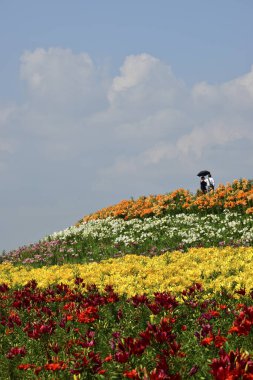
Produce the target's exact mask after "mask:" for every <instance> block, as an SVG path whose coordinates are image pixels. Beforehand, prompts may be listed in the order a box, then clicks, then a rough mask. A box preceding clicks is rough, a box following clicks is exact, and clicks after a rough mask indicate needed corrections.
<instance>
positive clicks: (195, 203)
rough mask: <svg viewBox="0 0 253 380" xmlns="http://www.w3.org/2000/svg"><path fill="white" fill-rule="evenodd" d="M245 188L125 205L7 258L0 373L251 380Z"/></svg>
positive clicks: (251, 192)
mask: <svg viewBox="0 0 253 380" xmlns="http://www.w3.org/2000/svg"><path fill="white" fill-rule="evenodd" d="M252 270H253V183H252V181H249V180H246V179H242V180H237V181H234V182H233V183H232V184H226V185H220V186H219V187H218V188H217V189H216V190H215V191H214V192H211V193H208V194H206V195H202V194H200V193H197V194H191V193H190V192H189V191H187V190H185V189H178V190H176V191H173V192H171V193H169V194H164V195H149V196H142V197H140V198H138V199H136V200H134V199H131V200H123V201H121V202H120V203H118V204H116V205H113V206H109V207H106V208H104V209H102V210H99V211H97V212H95V213H93V214H91V215H86V216H84V218H82V220H80V221H78V222H77V223H76V224H75V225H73V226H70V227H69V228H67V229H66V230H63V231H58V232H55V233H52V234H51V235H50V236H46V237H45V238H44V239H42V240H41V241H39V242H37V243H36V244H31V245H29V246H24V247H20V248H18V249H16V250H14V251H11V252H8V253H7V254H6V255H5V256H4V257H3V262H2V263H1V264H0V278H1V281H0V331H1V342H0V373H1V376H2V377H3V379H4V380H12V379H15V380H16V379H17V380H18V379H43V380H44V379H45V380H46V379H52V380H53V379H56V378H57V380H58V379H72V380H77V379H78V380H86V379H115V380H116V379H119V380H120V379H125V378H130V379H136V380H149V379H151V380H160V379H164V380H167V379H171V380H180V379H189V378H190V377H193V378H196V379H217V380H226V379H230V380H237V379H246V380H247V379H252V378H253V365H252V363H253V349H252V334H253V330H252V329H253V303H252V299H253V292H252V289H253V277H252Z"/></svg>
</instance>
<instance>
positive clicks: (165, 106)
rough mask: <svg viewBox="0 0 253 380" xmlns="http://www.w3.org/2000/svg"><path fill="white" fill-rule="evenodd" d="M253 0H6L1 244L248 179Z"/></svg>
mask: <svg viewBox="0 0 253 380" xmlns="http://www.w3.org/2000/svg"><path fill="white" fill-rule="evenodd" d="M252 14H253V1H252V0H212V1H208V0H191V1H189V0H156V1H154V0H128V1H123V0H107V1H102V0H100V1H99V0H89V1H88V0H74V1H73V0H72V1H70V0H68V1H67V0H43V1H38V0H23V1H20V0H0V51H1V55H0V57H1V58H0V252H2V251H3V250H5V251H7V252H8V251H9V250H12V249H16V248H18V247H20V246H23V245H28V244H32V243H35V242H37V241H38V240H39V239H42V238H43V237H45V236H47V235H49V234H52V233H53V232H55V231H60V230H62V229H65V228H67V227H69V226H71V225H73V224H74V223H76V222H77V221H78V220H79V219H81V218H82V217H83V216H84V215H87V214H89V213H92V212H95V211H97V210H99V209H101V208H103V207H107V206H109V205H112V204H116V203H118V202H119V201H121V200H123V199H130V198H131V197H133V198H134V199H136V198H138V197H139V196H142V195H146V196H147V195H150V194H165V193H168V192H171V191H173V190H175V189H178V188H185V189H188V190H190V191H191V192H195V191H196V190H197V189H198V187H199V178H198V177H197V173H198V172H199V171H200V170H203V169H207V170H210V171H211V173H212V175H213V177H214V179H215V182H216V184H217V185H218V184H219V183H223V184H226V183H227V182H231V181H233V180H234V179H239V178H248V179H252V178H253V175H252V167H253V128H252V121H253V49H252V36H253V23H252Z"/></svg>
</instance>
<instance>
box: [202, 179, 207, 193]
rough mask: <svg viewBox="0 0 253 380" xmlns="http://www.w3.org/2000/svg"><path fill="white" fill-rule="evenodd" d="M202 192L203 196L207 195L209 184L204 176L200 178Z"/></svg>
mask: <svg viewBox="0 0 253 380" xmlns="http://www.w3.org/2000/svg"><path fill="white" fill-rule="evenodd" d="M200 190H201V191H202V193H203V194H206V193H207V182H206V179H205V177H204V176H202V177H201V178H200Z"/></svg>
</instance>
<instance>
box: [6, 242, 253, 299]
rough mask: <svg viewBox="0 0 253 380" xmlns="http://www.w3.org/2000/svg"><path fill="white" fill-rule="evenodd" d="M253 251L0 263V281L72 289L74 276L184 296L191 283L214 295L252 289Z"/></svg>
mask: <svg viewBox="0 0 253 380" xmlns="http://www.w3.org/2000/svg"><path fill="white" fill-rule="evenodd" d="M252 270H253V247H238V248H232V247H225V248H192V249H190V250H189V251H188V252H186V253H182V252H179V251H175V252H168V253H165V254H163V255H161V256H156V257H152V258H151V257H144V256H137V255H134V254H133V255H126V256H124V257H122V258H116V259H109V260H104V261H102V262H100V263H90V264H66V265H62V266H50V267H43V268H31V267H28V266H21V267H20V266H13V265H12V264H10V263H6V264H1V265H0V278H1V283H3V282H5V283H7V284H9V285H10V286H15V285H18V284H19V285H24V284H25V283H27V282H28V281H30V280H32V279H34V280H36V281H37V282H38V286H39V287H46V286H48V285H50V284H54V283H61V282H62V283H66V284H70V285H73V284H74V279H75V277H76V276H78V277H81V278H83V280H84V283H85V284H86V285H88V284H96V285H97V286H98V287H99V288H100V289H103V288H104V287H105V286H106V285H108V284H110V285H113V286H114V289H115V291H116V292H118V293H119V294H127V295H128V296H132V295H134V294H142V293H147V294H151V293H153V292H155V291H172V292H173V293H178V292H181V291H182V290H183V289H185V288H186V287H187V286H190V285H192V283H193V282H200V283H201V284H202V285H203V286H204V288H205V289H210V291H217V290H220V289H221V288H222V287H223V288H226V289H228V290H229V289H232V288H236V289H239V288H240V287H242V286H243V287H245V288H246V290H247V291H249V290H250V289H251V288H253V276H252Z"/></svg>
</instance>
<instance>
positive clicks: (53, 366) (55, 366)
mask: <svg viewBox="0 0 253 380" xmlns="http://www.w3.org/2000/svg"><path fill="white" fill-rule="evenodd" d="M44 368H45V369H46V370H48V371H60V370H64V369H66V368H67V365H66V364H65V363H64V362H58V363H47V364H45V365H44Z"/></svg>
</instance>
